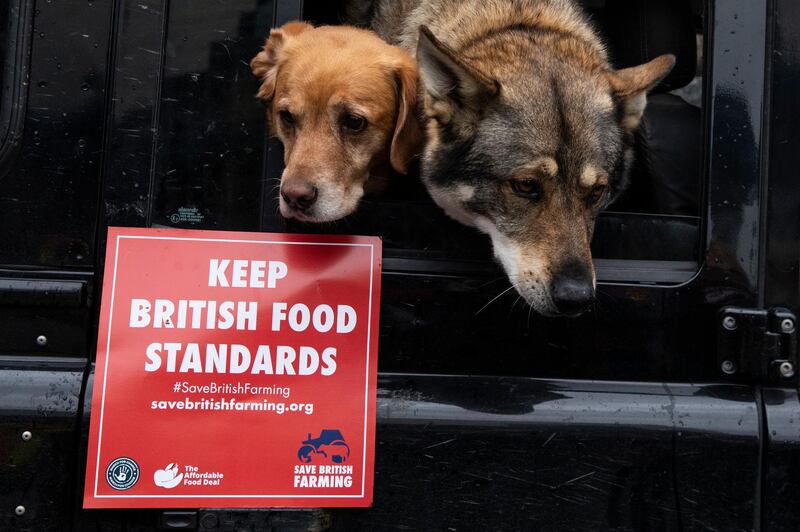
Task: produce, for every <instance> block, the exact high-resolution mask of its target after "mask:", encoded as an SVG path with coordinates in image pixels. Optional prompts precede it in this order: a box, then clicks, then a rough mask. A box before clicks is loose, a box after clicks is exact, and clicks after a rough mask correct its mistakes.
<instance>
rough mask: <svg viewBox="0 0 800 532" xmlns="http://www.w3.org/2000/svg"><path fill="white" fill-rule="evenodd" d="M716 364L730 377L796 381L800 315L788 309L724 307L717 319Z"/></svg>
mask: <svg viewBox="0 0 800 532" xmlns="http://www.w3.org/2000/svg"><path fill="white" fill-rule="evenodd" d="M717 364H718V366H717V367H718V368H719V370H720V373H721V374H722V375H723V376H725V377H729V378H733V379H736V380H745V381H760V382H770V383H783V384H788V383H795V382H797V372H798V368H797V318H796V317H795V315H794V313H793V312H792V311H790V310H788V309H785V308H771V309H769V310H764V309H750V308H740V307H725V308H723V309H722V310H720V313H719V320H718V322H717Z"/></svg>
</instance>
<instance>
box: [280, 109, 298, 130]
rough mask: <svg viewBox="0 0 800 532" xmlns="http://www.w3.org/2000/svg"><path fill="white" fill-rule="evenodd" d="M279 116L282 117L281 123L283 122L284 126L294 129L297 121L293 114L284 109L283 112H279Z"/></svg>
mask: <svg viewBox="0 0 800 532" xmlns="http://www.w3.org/2000/svg"><path fill="white" fill-rule="evenodd" d="M278 116H280V117H281V122H283V125H284V126H286V127H294V124H295V119H294V115H293V114H292V113H290V112H289V111H287V110H286V109H282V110H281V111H279V112H278Z"/></svg>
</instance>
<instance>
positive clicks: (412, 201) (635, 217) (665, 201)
mask: <svg viewBox="0 0 800 532" xmlns="http://www.w3.org/2000/svg"><path fill="white" fill-rule="evenodd" d="M583 4H584V8H585V9H586V11H587V12H588V13H589V15H590V17H591V20H592V22H593V23H594V25H595V26H596V27H597V28H598V29H599V31H600V32H601V34H602V35H603V37H604V39H605V41H606V42H607V44H608V49H609V53H610V57H611V59H612V62H613V63H614V65H615V66H616V67H617V68H624V67H628V66H634V65H637V64H641V63H644V62H646V61H648V60H650V59H652V58H654V57H656V56H657V55H660V54H662V53H673V54H675V55H676V56H677V59H678V63H677V65H676V67H675V69H674V70H673V72H672V73H671V74H670V75H669V76H668V77H667V78H666V79H665V80H664V82H663V83H662V84H661V85H660V86H659V87H658V88H656V89H655V90H654V91H653V92H652V93H651V95H650V97H649V103H648V107H647V110H646V113H645V116H644V119H643V121H642V124H641V126H640V128H639V130H638V132H637V135H636V159H635V160H636V162H635V165H634V168H633V171H632V174H631V183H632V184H631V186H630V187H629V189H628V190H627V192H626V193H625V194H624V196H623V197H622V198H620V199H619V200H618V201H617V202H616V203H615V204H614V205H612V206H611V207H610V208H609V209H608V210H607V211H606V212H605V213H604V214H602V215H601V216H600V218H599V220H598V223H597V229H596V232H595V237H594V241H593V251H594V256H595V259H596V265H597V270H598V280H600V281H609V282H642V283H657V284H672V283H680V282H684V281H687V280H688V279H689V278H691V277H692V275H693V274H694V273H695V272H696V270H697V268H698V260H699V252H700V247H701V242H700V238H701V237H700V216H701V214H702V212H701V211H702V209H701V205H702V193H701V182H702V175H703V173H702V171H701V168H702V157H703V150H702V144H703V129H704V128H703V123H704V122H703V120H704V118H703V105H702V104H703V96H702V93H703V74H704V72H705V67H704V61H703V59H704V57H703V35H704V31H705V3H704V2H700V1H690V0H685V1H681V2H645V1H641V2H626V1H621V0H588V1H585V2H583ZM343 11H344V9H343V7H342V5H338V6H337V5H336V4H332V3H330V2H305V4H304V18H306V19H307V20H309V21H312V22H314V23H317V24H323V23H338V22H340V21H341V13H342V12H343ZM643 14H646V15H648V16H643ZM642 21H644V22H642ZM288 225H289V227H290V228H291V229H292V230H298V231H308V232H310V231H313V232H316V231H320V230H323V231H331V232H344V233H366V234H378V235H381V236H382V237H383V238H384V249H385V256H386V257H387V259H388V260H390V261H391V260H392V259H403V260H408V259H426V261H427V262H426V263H425V264H424V267H425V268H428V269H429V268H431V264H433V263H432V262H430V261H441V267H442V270H443V271H475V268H476V267H478V266H476V263H483V264H485V265H486V268H487V269H489V268H491V266H490V265H489V263H490V262H491V252H490V247H489V243H488V239H487V238H485V237H484V236H483V235H479V234H477V232H476V231H474V230H472V229H470V228H467V227H464V226H462V225H460V224H458V223H456V222H453V221H451V220H449V219H448V218H447V217H446V216H444V214H443V213H442V212H441V211H440V209H439V208H438V207H436V206H435V205H434V204H433V202H432V201H431V200H430V199H429V198H428V196H427V194H426V192H425V190H424V187H422V186H421V185H420V184H419V179H418V178H417V176H415V175H409V176H398V177H397V178H396V179H394V180H393V182H392V183H391V185H390V187H389V190H388V191H387V192H385V193H384V194H382V195H381V196H380V197H373V198H367V199H366V200H365V201H364V202H363V204H362V205H361V207H359V210H358V212H357V213H356V214H355V215H353V216H351V217H349V218H348V219H346V220H344V221H342V222H339V223H337V224H335V225H334V226H333V227H331V228H324V229H320V228H319V227H316V226H304V225H302V224H297V223H294V222H290V223H289V224H288ZM414 264H415V263H413V262H406V263H405V265H406V266H407V267H413V265H414ZM416 264H418V265H420V266H421V267H422V266H423V264H422V263H421V262H417V263H416Z"/></svg>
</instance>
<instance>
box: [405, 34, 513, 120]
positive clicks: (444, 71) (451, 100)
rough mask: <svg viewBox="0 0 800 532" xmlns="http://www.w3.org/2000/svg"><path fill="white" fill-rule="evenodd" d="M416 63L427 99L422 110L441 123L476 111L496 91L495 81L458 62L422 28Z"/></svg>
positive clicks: (454, 53)
mask: <svg viewBox="0 0 800 532" xmlns="http://www.w3.org/2000/svg"><path fill="white" fill-rule="evenodd" d="M417 63H418V64H419V73H420V78H421V79H422V82H423V84H424V85H425V93H426V95H427V97H428V101H427V103H428V104H429V105H428V106H427V109H426V111H427V112H428V114H429V115H430V116H431V118H434V119H435V120H437V121H438V122H440V123H442V124H446V123H448V122H450V120H451V119H452V117H453V115H454V114H455V113H456V112H458V111H459V110H463V111H467V112H471V113H477V112H479V111H480V110H481V109H482V108H483V106H484V105H485V104H486V102H487V101H488V100H489V99H491V98H492V97H493V96H495V95H497V93H498V92H499V91H500V85H499V83H498V82H497V81H495V80H493V79H491V78H490V77H488V76H487V75H485V74H484V73H482V72H480V71H479V70H478V69H476V68H475V67H473V66H471V65H468V64H467V63H465V62H464V61H462V60H461V59H459V58H458V54H457V53H456V52H455V51H454V50H453V49H452V48H450V47H449V46H447V45H446V44H444V43H442V42H440V41H439V40H438V39H437V38H436V37H434V35H433V33H431V31H430V30H429V29H428V28H427V27H425V26H421V27H420V29H419V41H418V43H417Z"/></svg>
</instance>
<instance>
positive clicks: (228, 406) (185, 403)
mask: <svg viewBox="0 0 800 532" xmlns="http://www.w3.org/2000/svg"><path fill="white" fill-rule="evenodd" d="M150 409H151V410H200V411H203V410H227V411H234V412H270V413H275V414H278V415H281V414H285V413H287V412H292V413H301V414H305V415H307V416H310V415H311V414H313V413H314V404H313V403H283V402H272V401H270V400H268V399H264V400H262V401H237V400H236V398H235V397H234V398H231V399H207V398H201V399H195V400H192V399H190V398H188V397H185V398H183V399H179V400H176V401H151V402H150Z"/></svg>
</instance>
